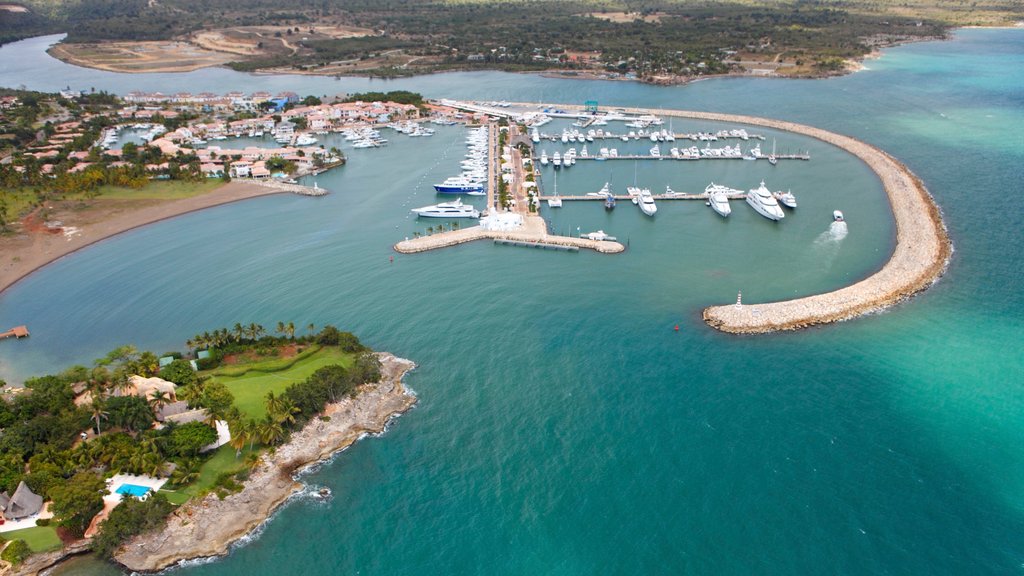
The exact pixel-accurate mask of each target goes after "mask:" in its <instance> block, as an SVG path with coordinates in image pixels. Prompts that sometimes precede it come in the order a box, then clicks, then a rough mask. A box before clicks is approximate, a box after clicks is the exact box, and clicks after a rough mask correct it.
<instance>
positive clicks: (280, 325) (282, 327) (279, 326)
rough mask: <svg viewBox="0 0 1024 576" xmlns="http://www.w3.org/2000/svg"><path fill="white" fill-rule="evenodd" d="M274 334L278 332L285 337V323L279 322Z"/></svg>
mask: <svg viewBox="0 0 1024 576" xmlns="http://www.w3.org/2000/svg"><path fill="white" fill-rule="evenodd" d="M274 332H277V333H278V334H281V335H284V333H285V332H286V330H285V327H284V322H278V323H277V329H276V330H274Z"/></svg>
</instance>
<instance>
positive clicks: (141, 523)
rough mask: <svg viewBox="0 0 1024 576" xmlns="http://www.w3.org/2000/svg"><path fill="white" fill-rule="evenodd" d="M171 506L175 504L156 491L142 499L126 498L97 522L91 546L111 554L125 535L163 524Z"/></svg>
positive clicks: (155, 527)
mask: <svg viewBox="0 0 1024 576" xmlns="http://www.w3.org/2000/svg"><path fill="white" fill-rule="evenodd" d="M173 509H174V506H173V505H172V504H171V503H170V502H168V501H167V498H165V497H164V496H163V495H162V494H159V493H157V494H153V495H152V496H150V497H149V498H146V500H144V501H142V500H138V499H136V498H125V500H124V501H123V502H122V503H121V505H120V506H118V507H117V508H114V509H113V510H112V511H111V512H110V516H109V517H108V518H107V519H106V520H104V521H103V523H102V524H101V525H100V533H99V534H98V535H97V536H96V537H95V538H94V539H93V542H92V549H93V550H94V551H95V552H96V553H97V554H99V555H100V556H101V557H103V558H110V557H111V556H113V555H114V552H115V551H117V548H118V547H119V546H120V545H121V543H122V542H124V541H125V540H127V539H128V538H131V537H132V536H135V535H136V534H142V533H143V532H148V531H150V530H156V529H157V528H160V527H162V526H163V525H164V524H165V523H166V522H167V515H168V514H169V513H170V512H171V510H173Z"/></svg>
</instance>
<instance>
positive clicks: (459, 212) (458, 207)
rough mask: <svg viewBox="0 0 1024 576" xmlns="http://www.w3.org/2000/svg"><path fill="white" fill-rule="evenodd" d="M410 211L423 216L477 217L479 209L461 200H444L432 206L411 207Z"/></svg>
mask: <svg viewBox="0 0 1024 576" xmlns="http://www.w3.org/2000/svg"><path fill="white" fill-rule="evenodd" d="M412 213H413V214H415V215H417V216H420V217H423V218H479V217H480V211H479V210H477V209H476V208H474V207H473V206H471V205H469V204H463V203H462V200H461V199H459V200H456V201H454V202H444V203H442V204H435V205H433V206H424V207H422V208H413V209H412Z"/></svg>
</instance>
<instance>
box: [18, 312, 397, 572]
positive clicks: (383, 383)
mask: <svg viewBox="0 0 1024 576" xmlns="http://www.w3.org/2000/svg"><path fill="white" fill-rule="evenodd" d="M300 330H302V329H301V328H297V327H296V326H295V324H294V322H287V323H285V322H278V323H277V328H276V330H274V331H275V332H276V333H277V335H271V334H269V333H268V331H267V330H266V329H264V328H263V326H261V325H259V324H256V323H251V324H247V325H242V324H235V326H234V327H233V328H222V329H217V330H214V331H212V332H210V331H207V332H203V333H201V334H197V335H196V336H194V337H192V338H190V339H189V340H188V342H187V350H186V351H185V352H183V353H179V352H170V353H167V354H165V355H164V356H162V357H157V355H155V354H153V353H151V352H148V351H144V352H139V351H138V350H136V349H135V348H134V347H133V346H122V347H119V348H116V349H115V350H113V351H111V352H110V353H109V354H107V355H106V356H105V357H104V358H100V359H97V360H96V361H95V363H94V365H93V367H92V368H91V369H90V368H86V367H84V366H74V367H71V368H69V369H67V370H65V371H64V372H61V373H60V374H53V375H48V376H42V377H38V378H30V379H29V380H27V381H26V382H25V385H24V387H23V388H10V387H5V388H4V389H3V390H2V393H0V418H3V419H4V421H5V422H8V424H6V425H5V433H7V434H22V433H24V432H25V431H26V430H30V429H33V427H35V426H40V425H47V426H50V427H51V428H52V430H50V431H49V433H48V436H47V438H46V439H45V442H43V441H40V442H39V443H38V444H35V445H32V446H27V447H26V446H23V445H20V444H11V443H6V444H4V445H3V446H2V447H0V456H2V457H3V458H2V461H3V463H2V470H3V472H4V477H3V480H2V482H0V484H2V486H0V488H2V489H3V490H4V492H3V494H0V513H2V515H3V518H4V520H5V522H2V523H0V538H2V542H3V543H4V546H3V547H2V552H0V560H2V561H3V563H0V573H3V574H15V575H18V576H22V575H35V574H38V573H40V572H42V571H44V570H46V569H47V568H48V567H50V566H52V565H54V564H55V563H58V562H60V561H61V560H63V559H64V558H66V557H68V556H71V555H75V554H81V553H85V552H90V551H91V552H94V553H95V554H97V555H98V556H100V557H101V558H105V559H110V560H114V561H116V562H119V563H121V564H122V565H124V566H125V567H127V568H129V569H131V570H133V571H155V570H159V569H162V568H165V567H168V566H171V565H173V564H175V563H176V562H178V561H180V560H184V559H190V558H199V557H207V556H215V555H222V554H226V553H227V551H228V547H229V545H230V544H231V543H232V542H235V541H236V540H238V539H239V538H241V537H242V536H244V535H246V534H248V533H249V532H251V531H252V530H253V529H255V528H256V527H257V526H259V525H260V524H261V523H262V522H264V521H266V520H267V518H268V517H269V516H270V515H271V514H272V513H273V512H274V511H275V510H276V509H277V508H278V507H280V506H281V505H282V504H283V503H284V502H285V501H287V500H288V498H290V497H291V496H293V495H294V494H295V493H296V492H297V491H299V490H300V489H301V488H302V484H301V483H300V482H299V481H298V480H297V479H296V475H297V474H299V473H301V472H302V470H303V469H304V468H305V467H306V466H308V465H310V464H313V463H316V462H320V461H323V460H324V459H326V458H329V457H331V456H332V455H333V454H335V453H336V452H338V451H340V450H343V449H345V448H347V447H348V446H350V445H352V444H353V443H354V442H356V441H358V440H359V439H360V438H362V437H364V436H366V435H368V434H379V433H381V432H383V431H384V430H385V428H386V426H387V425H388V422H390V420H391V419H392V418H394V417H396V416H398V415H400V414H402V413H404V412H405V411H407V410H409V409H410V408H411V407H412V406H413V405H414V404H415V403H416V396H415V395H414V394H413V393H412V392H411V391H410V390H408V389H407V388H406V387H405V386H404V385H403V384H402V379H403V377H404V375H405V374H406V373H407V372H408V371H410V370H412V369H413V368H415V364H413V363H412V362H410V361H409V360H404V359H401V358H397V357H395V356H394V355H392V354H388V353H380V352H373V351H371V350H370V349H368V348H367V347H366V346H364V345H363V344H362V343H360V341H359V339H358V338H357V337H356V336H355V335H353V334H351V333H349V332H342V331H339V330H338V329H337V328H335V327H333V326H330V325H328V326H324V327H323V328H322V329H320V330H319V331H318V332H317V331H315V327H314V325H313V324H309V325H308V326H306V328H305V333H304V334H303V335H297V334H296V332H297V331H300ZM15 413H17V414H19V415H22V416H19V417H15V416H14V414H15ZM54 418H58V419H60V424H59V425H54V424H52V422H53V419H54ZM46 423H49V424H46ZM25 460H28V461H29V463H28V464H26V463H25V462H24V461H25ZM57 466H62V468H57ZM15 486H16V489H15V488H14V487H15ZM11 494H13V495H11ZM314 496H315V497H318V498H329V497H330V490H329V489H327V488H323V489H320V490H318V491H316V493H315V494H314ZM4 563H6V564H4Z"/></svg>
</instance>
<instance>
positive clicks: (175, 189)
mask: <svg viewBox="0 0 1024 576" xmlns="http://www.w3.org/2000/svg"><path fill="white" fill-rule="evenodd" d="M223 185H224V182H223V181H221V179H220V178H207V179H205V180H202V181H200V182H186V181H184V180H154V181H151V182H150V183H149V184H147V185H146V186H145V187H143V188H139V189H137V190H136V189H135V188H121V187H118V186H100V187H99V197H100V198H109V199H111V200H178V199H181V198H189V197H191V196H198V195H199V194H205V193H206V192H209V191H211V190H213V189H214V188H218V187H220V186H223Z"/></svg>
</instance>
